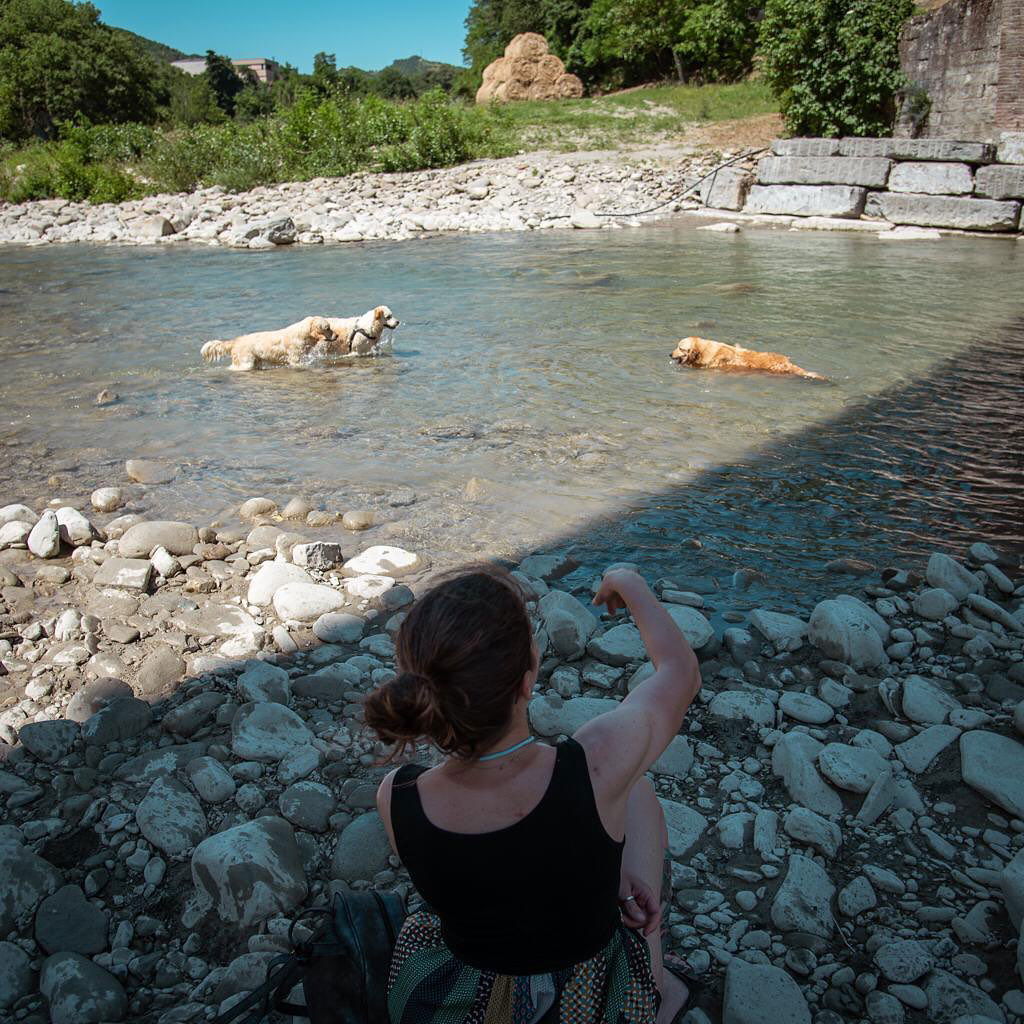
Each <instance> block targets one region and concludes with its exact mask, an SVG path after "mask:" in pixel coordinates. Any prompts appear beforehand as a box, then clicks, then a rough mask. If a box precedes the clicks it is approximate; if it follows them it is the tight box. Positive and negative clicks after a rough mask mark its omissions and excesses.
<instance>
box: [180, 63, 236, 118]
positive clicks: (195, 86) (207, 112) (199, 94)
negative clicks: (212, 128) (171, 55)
mask: <svg viewBox="0 0 1024 1024" xmlns="http://www.w3.org/2000/svg"><path fill="white" fill-rule="evenodd" d="M174 70H175V71H176V72H177V73H176V74H175V76H174V78H173V79H172V80H171V86H170V96H169V99H168V104H167V117H168V120H169V121H171V123H172V124H180V125H188V126H191V125H196V124H219V123H220V122H222V121H224V120H226V118H227V115H226V114H225V113H224V111H223V110H221V109H220V107H219V106H218V105H217V97H216V96H215V95H214V92H213V89H212V88H210V82H209V80H208V79H207V77H206V76H205V75H187V74H185V72H184V71H178V70H177V69H176V68H175V69H174Z"/></svg>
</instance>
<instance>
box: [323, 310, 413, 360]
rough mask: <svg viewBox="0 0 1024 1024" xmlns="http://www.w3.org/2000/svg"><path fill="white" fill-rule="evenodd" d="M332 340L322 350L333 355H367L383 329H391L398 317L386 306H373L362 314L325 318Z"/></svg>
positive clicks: (382, 334) (376, 343)
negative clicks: (332, 336) (332, 335)
mask: <svg viewBox="0 0 1024 1024" xmlns="http://www.w3.org/2000/svg"><path fill="white" fill-rule="evenodd" d="M327 323H328V324H329V325H330V328H331V332H332V333H333V334H334V340H333V341H330V342H327V343H326V344H325V345H324V347H323V349H322V351H323V352H324V354H325V355H333V356H348V355H355V356H367V355H369V354H370V353H371V352H373V350H374V349H375V348H376V347H377V346H378V345H379V344H380V342H381V340H382V339H383V337H384V332H385V331H393V330H394V329H395V328H396V327H397V326H398V324H399V320H398V318H397V317H396V316H395V314H394V313H392V312H391V310H390V309H389V308H388V307H387V306H375V307H374V308H373V309H370V310H367V311H366V312H365V313H364V314H363V315H362V316H353V317H339V316H332V317H328V318H327Z"/></svg>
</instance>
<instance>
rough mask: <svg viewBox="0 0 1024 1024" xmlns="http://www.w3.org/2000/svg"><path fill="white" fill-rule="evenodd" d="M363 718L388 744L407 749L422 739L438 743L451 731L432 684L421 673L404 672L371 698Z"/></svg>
mask: <svg viewBox="0 0 1024 1024" xmlns="http://www.w3.org/2000/svg"><path fill="white" fill-rule="evenodd" d="M363 715H364V717H365V719H366V724H367V725H368V726H370V727H371V728H372V729H374V730H376V732H377V734H378V735H379V736H380V738H381V739H382V740H384V742H385V743H399V744H402V745H405V744H407V743H410V742H413V741H415V740H418V739H420V738H421V737H422V738H426V739H430V740H433V741H434V742H435V743H436V742H440V741H441V740H443V739H444V738H445V736H446V734H447V732H448V731H449V728H448V726H447V724H446V722H445V718H444V715H443V714H442V712H441V708H440V704H439V700H438V693H437V689H436V688H435V686H434V683H433V681H432V680H431V679H430V677H429V676H425V675H423V674H421V673H419V672H401V673H399V674H398V675H397V676H395V678H394V679H392V680H391V681H390V682H387V683H384V684H383V685H382V686H379V687H378V688H377V689H376V690H374V691H373V692H372V693H370V694H368V695H367V697H366V698H365V699H364V701H363Z"/></svg>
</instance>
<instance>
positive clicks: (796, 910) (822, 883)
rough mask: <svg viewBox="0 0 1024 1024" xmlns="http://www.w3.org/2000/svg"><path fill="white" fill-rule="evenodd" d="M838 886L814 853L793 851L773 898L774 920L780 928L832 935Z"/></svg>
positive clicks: (822, 936)
mask: <svg viewBox="0 0 1024 1024" xmlns="http://www.w3.org/2000/svg"><path fill="white" fill-rule="evenodd" d="M835 891H836V888H835V886H834V885H833V884H832V880H831V879H830V878H829V877H828V875H827V874H826V872H825V869H824V868H823V867H821V865H820V864H818V863H817V862H816V861H813V860H811V859H810V857H804V856H803V855H801V854H799V853H794V854H791V855H790V858H789V870H788V871H787V872H786V878H785V881H784V882H783V883H782V885H781V886H780V887H779V889H778V891H777V892H776V894H775V899H774V900H773V901H772V909H771V918H772V924H773V925H775V927H776V928H777V929H778V930H779V931H780V932H805V933H807V934H809V935H817V936H819V937H820V938H822V939H828V938H830V937H831V935H832V928H833V918H832V896H833V895H834V894H835Z"/></svg>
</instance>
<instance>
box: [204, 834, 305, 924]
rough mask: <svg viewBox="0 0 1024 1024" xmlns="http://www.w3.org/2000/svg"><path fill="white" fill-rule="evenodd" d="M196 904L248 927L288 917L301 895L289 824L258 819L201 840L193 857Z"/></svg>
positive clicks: (296, 854) (301, 877) (300, 872)
mask: <svg viewBox="0 0 1024 1024" xmlns="http://www.w3.org/2000/svg"><path fill="white" fill-rule="evenodd" d="M192 881H193V883H194V885H195V889H196V903H197V906H198V908H199V909H200V910H202V911H209V910H212V911H214V912H215V913H216V914H217V916H218V917H219V918H220V919H221V920H222V921H226V922H228V923H230V924H235V925H238V926H240V927H242V928H249V927H251V926H252V925H254V924H257V923H258V922H260V921H263V920H265V919H266V918H268V917H271V916H274V915H278V914H287V913H289V912H290V911H291V910H293V909H294V908H295V907H297V906H298V905H299V904H300V903H301V902H302V900H303V899H305V897H306V892H307V887H306V872H305V869H304V868H303V864H302V854H301V852H300V850H299V847H298V844H297V843H296V842H295V834H294V833H293V832H292V827H291V825H289V824H288V822H286V821H285V820H284V819H283V818H278V817H261V818H257V819H256V820H255V821H248V822H245V823H244V824H242V825H236V826H235V827H234V828H229V829H225V830H224V831H223V832H219V833H218V834H217V835H214V836H210V837H209V838H208V839H204V840H203V841H202V842H201V843H200V844H199V846H197V847H196V850H195V853H193V854H192Z"/></svg>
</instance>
